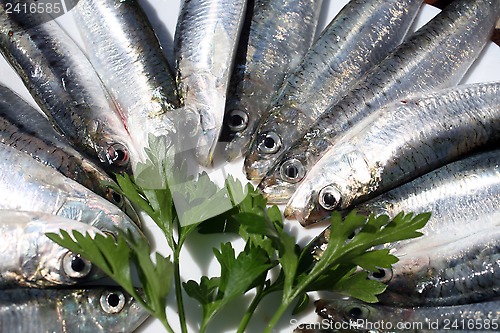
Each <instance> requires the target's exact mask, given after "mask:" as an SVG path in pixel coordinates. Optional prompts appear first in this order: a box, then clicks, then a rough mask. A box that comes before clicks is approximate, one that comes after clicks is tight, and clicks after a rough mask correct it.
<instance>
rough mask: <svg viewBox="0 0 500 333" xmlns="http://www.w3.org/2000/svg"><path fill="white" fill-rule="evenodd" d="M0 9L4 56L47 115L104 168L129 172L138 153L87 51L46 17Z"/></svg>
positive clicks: (1, 46)
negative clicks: (35, 21)
mask: <svg viewBox="0 0 500 333" xmlns="http://www.w3.org/2000/svg"><path fill="white" fill-rule="evenodd" d="M6 2H7V1H1V3H2V6H0V52H1V53H2V54H3V55H4V57H5V59H6V60H7V61H8V62H9V63H10V65H11V66H12V67H13V68H14V70H15V71H16V72H17V73H18V74H19V76H20V77H21V79H22V80H23V83H24V85H25V86H26V87H27V88H28V90H29V91H30V93H31V95H32V96H33V98H34V99H35V101H36V102H37V104H38V105H39V106H40V108H41V109H42V111H43V112H44V113H45V114H46V115H47V117H48V118H49V119H50V120H51V121H52V122H53V123H55V124H56V126H57V127H58V128H59V129H60V131H61V132H62V133H64V135H65V136H66V137H67V138H68V140H70V141H71V142H72V144H74V145H75V146H76V147H78V148H79V149H80V150H81V151H84V152H85V153H86V154H88V155H89V156H93V157H95V158H96V159H98V160H99V161H100V162H101V163H102V166H103V167H104V168H107V169H108V170H110V169H111V170H112V171H114V172H116V171H123V170H125V171H128V170H130V169H129V164H130V163H129V160H130V158H131V157H132V156H133V155H134V154H135V153H134V149H135V148H134V147H133V146H132V140H131V137H130V136H129V134H128V133H127V131H126V129H125V127H124V125H123V122H122V121H121V119H120V117H121V116H120V115H119V113H118V111H117V109H116V107H115V106H114V104H113V103H112V101H111V99H110V98H109V95H108V94H107V92H106V91H105V89H104V88H103V86H102V83H101V81H100V79H99V77H98V76H97V74H96V73H95V71H94V69H93V68H92V65H91V64H90V62H89V61H88V59H87V57H86V56H85V54H84V53H83V51H82V50H81V49H80V48H79V47H78V45H76V44H75V43H74V42H73V40H72V39H71V38H70V37H69V36H67V35H66V33H65V32H64V31H63V30H62V29H61V28H60V27H59V26H58V25H57V23H55V22H54V21H48V22H46V23H43V24H39V25H35V26H33V27H31V28H29V29H25V28H24V25H25V24H29V25H32V22H33V21H34V20H37V19H38V18H40V16H42V15H43V14H36V15H28V14H23V13H20V14H18V15H16V14H15V13H14V14H7V12H6V10H5V6H4V4H5V3H6Z"/></svg>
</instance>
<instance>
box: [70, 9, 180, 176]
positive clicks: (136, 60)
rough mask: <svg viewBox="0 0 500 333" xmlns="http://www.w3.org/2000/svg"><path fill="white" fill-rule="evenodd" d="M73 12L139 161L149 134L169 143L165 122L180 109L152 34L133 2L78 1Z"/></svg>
mask: <svg viewBox="0 0 500 333" xmlns="http://www.w3.org/2000/svg"><path fill="white" fill-rule="evenodd" d="M72 13H73V17H74V18H75V21H76V23H77V26H78V28H79V31H80V35H81V36H82V40H83V43H84V45H85V49H86V51H87V53H88V57H89V59H90V62H91V63H92V65H93V66H94V68H95V70H96V72H97V74H98V75H99V77H100V78H101V79H102V81H103V83H104V86H105V87H106V88H107V89H108V91H109V93H110V95H111V97H112V98H113V100H114V102H115V103H116V105H117V108H118V109H119V110H120V115H121V117H122V122H123V123H124V124H125V127H126V128H127V130H128V132H129V133H130V135H131V137H132V138H133V140H134V144H135V146H136V147H137V149H138V150H139V151H138V152H137V153H138V154H140V155H139V160H140V161H142V162H144V159H145V153H144V148H147V147H148V135H149V134H152V135H155V136H157V137H165V138H166V139H167V140H170V141H171V140H172V139H171V136H172V133H175V128H174V123H173V120H172V119H171V118H170V117H171V116H172V114H173V112H172V111H173V110H174V109H175V108H177V107H179V101H178V96H177V90H176V87H175V82H174V77H173V73H172V70H171V69H170V67H169V65H168V63H167V61H166V59H165V58H164V56H163V54H162V51H161V48H160V46H159V44H158V40H157V38H156V35H155V34H154V32H153V29H152V27H151V25H150V23H149V21H148V20H147V17H146V15H145V14H144V12H143V11H142V10H141V8H140V7H139V4H138V2H137V1H119V0H111V1H108V0H97V1H96V0H80V1H78V4H77V5H76V6H75V8H74V9H73V10H72ZM133 167H135V164H134V165H133Z"/></svg>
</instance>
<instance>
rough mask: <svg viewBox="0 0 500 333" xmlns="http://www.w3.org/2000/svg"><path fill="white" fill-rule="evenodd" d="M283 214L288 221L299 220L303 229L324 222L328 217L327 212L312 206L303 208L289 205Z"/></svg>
mask: <svg viewBox="0 0 500 333" xmlns="http://www.w3.org/2000/svg"><path fill="white" fill-rule="evenodd" d="M283 214H284V215H285V218H287V219H291V220H297V221H298V222H299V223H300V224H301V225H302V226H303V227H307V226H310V225H313V224H315V223H319V222H322V221H324V220H325V219H326V218H327V217H328V212H327V211H325V210H324V209H322V208H318V207H316V205H312V204H309V205H306V206H305V207H303V208H297V207H293V206H290V205H287V206H286V208H285V211H284V213H283Z"/></svg>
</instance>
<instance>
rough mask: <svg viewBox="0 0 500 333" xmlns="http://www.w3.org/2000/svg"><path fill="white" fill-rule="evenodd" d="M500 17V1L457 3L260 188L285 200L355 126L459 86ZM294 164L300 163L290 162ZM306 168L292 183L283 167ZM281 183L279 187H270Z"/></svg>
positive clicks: (356, 89) (369, 77)
mask: <svg viewBox="0 0 500 333" xmlns="http://www.w3.org/2000/svg"><path fill="white" fill-rule="evenodd" d="M499 16H500V1H498V0H474V1H466V0H459V1H455V2H453V3H452V4H450V5H449V6H448V7H446V8H445V9H444V10H443V11H442V12H441V13H439V14H438V15H437V16H436V17H435V18H433V19H432V20H431V21H429V22H428V23H427V24H426V25H425V26H423V27H422V28H421V29H419V30H418V31H417V32H415V33H414V34H413V35H412V36H410V37H409V38H408V39H407V40H406V41H405V42H404V43H403V44H401V45H400V46H399V47H398V48H397V49H396V50H395V51H393V52H392V53H391V54H390V55H389V56H388V57H387V58H386V59H384V60H383V61H382V62H381V63H380V64H379V65H377V66H376V67H374V68H372V69H371V70H370V71H369V72H368V73H367V74H366V75H365V76H364V77H363V79H361V80H360V81H359V82H358V83H357V84H355V85H354V86H353V87H352V90H351V91H350V92H349V93H348V94H347V95H346V96H345V97H344V98H342V100H341V101H340V102H339V103H337V104H336V105H334V106H332V107H330V108H329V109H328V110H327V111H326V112H325V113H324V114H322V115H321V117H320V118H318V119H317V120H316V122H315V123H314V125H313V126H312V127H311V128H310V129H308V130H307V131H306V132H305V134H304V135H303V137H302V138H301V139H300V140H298V141H297V142H295V143H294V144H293V146H292V147H291V148H290V149H289V150H288V151H287V152H286V153H284V154H283V156H282V157H281V158H280V160H279V161H278V162H276V164H275V168H274V170H272V173H270V174H268V176H269V177H268V179H266V180H264V181H263V182H262V183H261V185H260V188H261V189H263V191H264V193H265V194H266V195H267V196H269V197H270V198H269V199H270V201H271V202H274V201H275V200H274V198H273V195H272V193H273V192H279V191H278V190H277V189H278V188H279V189H285V190H286V194H284V195H282V196H281V197H280V196H277V199H276V200H279V201H276V202H283V201H284V200H286V199H289V198H290V195H291V194H292V193H293V192H294V190H295V189H297V187H298V184H299V183H300V182H301V181H302V179H303V178H304V176H305V175H306V174H307V173H308V170H311V168H312V167H313V165H314V164H315V163H316V162H317V161H318V160H319V159H320V158H321V157H322V156H323V155H324V154H325V151H326V150H328V149H329V147H330V146H332V145H333V144H334V143H335V141H336V140H338V139H339V137H341V136H342V135H343V133H345V132H347V131H349V130H350V129H351V128H352V126H353V125H354V124H356V123H357V122H359V121H361V120H362V119H363V118H365V117H367V116H368V115H370V114H372V113H375V112H376V111H377V110H378V109H379V108H380V107H382V106H383V105H386V104H388V103H390V102H392V101H394V100H398V99H405V98H407V97H408V96H411V95H414V94H417V93H421V92H426V91H432V90H436V89H440V88H446V87H450V86H454V85H456V84H457V83H458V82H459V81H460V80H461V79H462V77H463V76H464V74H465V73H466V71H467V70H468V68H469V67H470V66H471V64H472V63H473V62H474V60H475V59H476V58H477V57H478V55H479V54H480V52H481V50H482V49H483V47H484V46H485V45H486V43H487V41H488V39H489V37H490V36H491V32H492V29H493V27H494V25H495V22H496V20H497V19H498V17H499ZM292 161H296V162H294V163H291V162H292ZM286 164H292V165H293V167H294V168H297V169H300V170H302V171H301V173H300V175H301V176H302V177H294V179H293V180H287V179H284V178H283V177H282V176H281V173H282V170H280V167H281V166H283V165H285V166H286ZM274 183H278V186H277V187H276V189H274V190H273V189H272V188H269V189H267V188H266V187H268V186H270V187H272V185H274Z"/></svg>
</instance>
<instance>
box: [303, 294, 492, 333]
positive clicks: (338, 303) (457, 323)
mask: <svg viewBox="0 0 500 333" xmlns="http://www.w3.org/2000/svg"><path fill="white" fill-rule="evenodd" d="M316 312H317V313H318V314H319V315H320V316H321V317H323V318H325V319H328V320H331V321H332V323H331V324H332V327H333V326H334V323H335V322H336V323H344V324H345V327H346V329H347V330H349V331H350V332H429V333H431V332H432V333H437V332H442V333H445V332H450V331H452V332H473V331H478V332H488V331H497V330H498V321H499V320H500V301H498V300H492V301H488V302H482V303H474V304H467V305H456V306H441V307H418V308H397V307H389V306H382V305H376V304H367V303H364V302H361V301H358V300H355V299H352V298H348V297H345V298H338V299H331V300H319V301H317V302H316ZM299 332H300V331H299ZM313 332H314V331H313Z"/></svg>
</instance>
